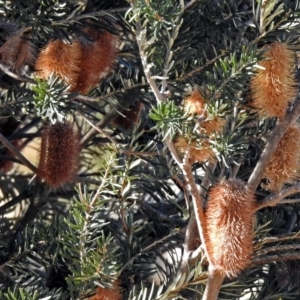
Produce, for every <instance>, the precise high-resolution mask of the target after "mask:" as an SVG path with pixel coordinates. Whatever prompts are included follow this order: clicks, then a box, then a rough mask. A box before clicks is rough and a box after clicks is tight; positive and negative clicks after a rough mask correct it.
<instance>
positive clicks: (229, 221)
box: [204, 179, 256, 277]
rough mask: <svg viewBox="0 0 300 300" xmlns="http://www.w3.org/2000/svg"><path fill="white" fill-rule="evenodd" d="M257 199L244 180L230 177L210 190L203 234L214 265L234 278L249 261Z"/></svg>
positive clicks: (224, 274) (221, 272)
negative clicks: (255, 199) (253, 196)
mask: <svg viewBox="0 0 300 300" xmlns="http://www.w3.org/2000/svg"><path fill="white" fill-rule="evenodd" d="M255 208H256V206H255V201H254V199H253V198H252V196H251V194H250V192H248V190H247V189H246V186H245V184H244V183H243V182H242V181H241V180H237V179H229V180H227V181H224V182H223V183H220V184H217V185H215V186H213V187H212V188H211V189H210V190H209V192H208V202H207V208H206V210H205V212H204V217H205V228H204V236H205V239H206V248H207V253H208V255H209V258H210V260H211V263H212V265H213V267H214V268H215V269H216V270H217V271H219V273H220V274H222V275H223V276H227V277H235V276H236V275H238V274H239V273H240V271H242V270H244V269H245V268H246V267H247V266H248V264H249V261H250V256H251V253H252V239H253V214H254V212H255Z"/></svg>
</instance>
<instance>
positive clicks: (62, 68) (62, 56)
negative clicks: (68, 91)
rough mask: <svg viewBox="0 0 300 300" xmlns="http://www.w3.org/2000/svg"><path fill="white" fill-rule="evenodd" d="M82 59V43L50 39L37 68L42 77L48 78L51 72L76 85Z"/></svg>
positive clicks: (72, 85) (37, 62)
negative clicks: (67, 42) (69, 43)
mask: <svg viewBox="0 0 300 300" xmlns="http://www.w3.org/2000/svg"><path fill="white" fill-rule="evenodd" d="M80 61H81V45H80V43H79V42H78V41H73V42H72V44H71V45H68V44H65V43H64V42H63V41H61V40H55V41H50V42H49V43H48V44H47V45H46V47H45V48H44V49H43V50H42V51H41V52H40V53H39V55H38V58H37V60H36V63H35V70H36V73H37V76H38V77H39V78H40V79H43V80H47V79H48V78H49V76H50V75H51V73H54V74H55V75H56V76H58V77H60V78H61V79H63V80H64V81H65V83H66V84H67V85H69V86H71V87H74V86H76V84H77V80H78V76H79V72H80Z"/></svg>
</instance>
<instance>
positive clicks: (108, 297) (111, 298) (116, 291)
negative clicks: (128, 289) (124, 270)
mask: <svg viewBox="0 0 300 300" xmlns="http://www.w3.org/2000/svg"><path fill="white" fill-rule="evenodd" d="M122 299H123V296H122V293H121V287H120V285H119V282H118V281H116V283H114V284H113V286H112V287H111V288H103V287H98V288H97V289H96V295H94V296H92V297H90V298H89V300H122Z"/></svg>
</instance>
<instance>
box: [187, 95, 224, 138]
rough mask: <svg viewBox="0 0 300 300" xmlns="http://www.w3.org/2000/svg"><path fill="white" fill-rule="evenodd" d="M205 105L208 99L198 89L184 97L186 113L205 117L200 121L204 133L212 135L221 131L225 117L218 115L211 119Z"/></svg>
mask: <svg viewBox="0 0 300 300" xmlns="http://www.w3.org/2000/svg"><path fill="white" fill-rule="evenodd" d="M205 105H206V101H205V100H204V98H203V97H202V95H201V94H200V92H199V91H198V90H194V91H193V92H192V93H191V95H189V96H188V97H186V98H185V99H184V111H185V112H186V113H188V114H189V115H197V116H199V117H200V116H201V117H202V118H204V119H205V120H204V121H200V126H201V128H202V131H203V132H204V133H206V134H208V135H211V134H213V133H214V132H220V131H221V130H222V129H223V127H224V125H225V119H223V118H220V117H218V116H215V117H213V118H211V119H209V118H208V113H207V111H206V108H205Z"/></svg>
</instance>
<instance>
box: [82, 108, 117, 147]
mask: <svg viewBox="0 0 300 300" xmlns="http://www.w3.org/2000/svg"><path fill="white" fill-rule="evenodd" d="M78 113H79V114H80V115H81V116H82V118H83V119H84V120H85V121H86V122H87V123H89V124H90V125H91V126H92V127H93V128H94V129H95V130H96V131H98V132H100V133H101V134H103V135H104V136H105V137H106V138H108V139H109V140H110V141H111V142H112V143H113V144H114V145H115V148H116V149H117V148H118V143H117V141H116V140H115V139H114V138H113V137H111V136H110V135H109V134H108V133H106V132H105V131H104V130H103V129H101V128H100V127H98V126H97V125H94V124H93V123H92V122H91V121H90V120H89V119H88V118H86V117H85V116H84V115H83V113H82V112H80V111H78Z"/></svg>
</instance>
